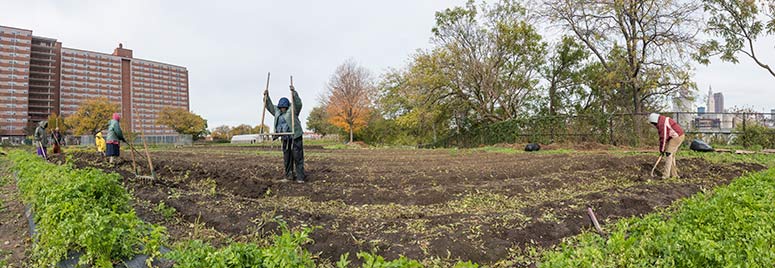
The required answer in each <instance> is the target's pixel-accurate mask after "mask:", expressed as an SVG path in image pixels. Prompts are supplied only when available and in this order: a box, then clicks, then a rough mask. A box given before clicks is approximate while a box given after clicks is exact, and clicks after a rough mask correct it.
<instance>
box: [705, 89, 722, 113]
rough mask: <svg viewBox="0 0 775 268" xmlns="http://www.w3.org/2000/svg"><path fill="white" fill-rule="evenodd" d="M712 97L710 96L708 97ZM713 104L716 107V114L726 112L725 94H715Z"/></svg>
mask: <svg viewBox="0 0 775 268" xmlns="http://www.w3.org/2000/svg"><path fill="white" fill-rule="evenodd" d="M708 97H710V96H708ZM713 102H714V104H715V106H714V110H713V112H714V113H723V112H724V94H721V92H718V93H714V94H713Z"/></svg>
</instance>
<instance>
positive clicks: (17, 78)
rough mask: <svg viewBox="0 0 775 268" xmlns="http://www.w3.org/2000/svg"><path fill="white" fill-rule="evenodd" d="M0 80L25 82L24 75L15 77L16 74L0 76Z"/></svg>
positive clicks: (25, 77)
mask: <svg viewBox="0 0 775 268" xmlns="http://www.w3.org/2000/svg"><path fill="white" fill-rule="evenodd" d="M0 78H4V79H13V80H27V76H26V75H16V74H0Z"/></svg>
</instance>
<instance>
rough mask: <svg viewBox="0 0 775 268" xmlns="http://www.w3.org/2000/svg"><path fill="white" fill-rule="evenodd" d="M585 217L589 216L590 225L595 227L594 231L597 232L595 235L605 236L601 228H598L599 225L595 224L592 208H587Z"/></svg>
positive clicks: (595, 218)
mask: <svg viewBox="0 0 775 268" xmlns="http://www.w3.org/2000/svg"><path fill="white" fill-rule="evenodd" d="M587 215H588V216H589V220H591V221H592V225H594V226H595V230H597V233H598V234H600V235H601V236H605V232H603V228H600V223H598V222H597V217H595V212H594V211H592V208H590V207H588V208H587Z"/></svg>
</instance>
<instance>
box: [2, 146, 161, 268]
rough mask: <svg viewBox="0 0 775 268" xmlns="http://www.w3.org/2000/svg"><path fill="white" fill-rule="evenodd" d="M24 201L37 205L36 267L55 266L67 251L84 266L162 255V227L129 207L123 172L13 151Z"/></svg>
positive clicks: (34, 253)
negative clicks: (54, 161)
mask: <svg viewBox="0 0 775 268" xmlns="http://www.w3.org/2000/svg"><path fill="white" fill-rule="evenodd" d="M9 157H10V159H11V160H13V162H14V163H15V165H14V170H15V171H17V172H18V175H19V182H18V186H19V190H20V192H21V194H22V199H23V200H24V202H25V203H26V204H28V205H30V206H31V207H32V209H33V212H34V215H35V222H36V224H37V226H36V227H37V234H36V236H35V239H36V240H37V242H36V243H35V245H34V248H33V259H34V261H35V266H36V267H53V266H55V265H56V263H58V262H59V261H60V260H62V259H63V258H64V257H65V256H66V255H67V254H68V253H69V252H72V251H81V252H82V253H83V255H82V256H81V257H80V259H79V263H80V264H90V265H93V266H94V267H112V266H113V264H114V263H116V262H118V261H120V260H124V259H127V258H129V257H132V256H134V255H136V254H141V253H142V254H148V255H149V256H151V257H152V258H153V257H156V256H158V255H159V254H160V253H159V249H160V247H161V245H162V243H163V241H162V240H163V239H164V237H165V235H164V232H165V230H164V227H159V226H153V225H150V224H147V223H144V222H143V221H141V220H140V219H139V218H138V217H137V216H136V215H135V212H134V210H133V209H132V207H131V206H130V205H129V200H130V195H129V193H127V191H126V190H125V189H124V188H123V187H121V185H120V184H119V180H120V176H119V175H117V174H105V173H104V172H102V171H100V170H97V169H92V168H87V169H76V168H74V167H72V166H70V165H62V166H58V165H53V164H49V163H46V162H45V161H43V160H42V159H40V158H39V157H36V156H34V155H32V154H29V153H27V152H24V151H13V152H11V153H10V154H9Z"/></svg>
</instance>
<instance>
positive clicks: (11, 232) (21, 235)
mask: <svg viewBox="0 0 775 268" xmlns="http://www.w3.org/2000/svg"><path fill="white" fill-rule="evenodd" d="M8 167H9V163H7V161H6V160H0V267H7V268H13V267H26V265H25V264H26V261H27V252H26V250H27V249H29V248H30V245H31V244H30V235H29V229H28V225H27V220H26V218H25V217H24V205H23V204H22V202H21V197H20V196H19V191H18V190H17V189H16V184H15V183H14V181H13V180H14V178H13V176H12V173H11V171H10V170H9V168H8Z"/></svg>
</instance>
